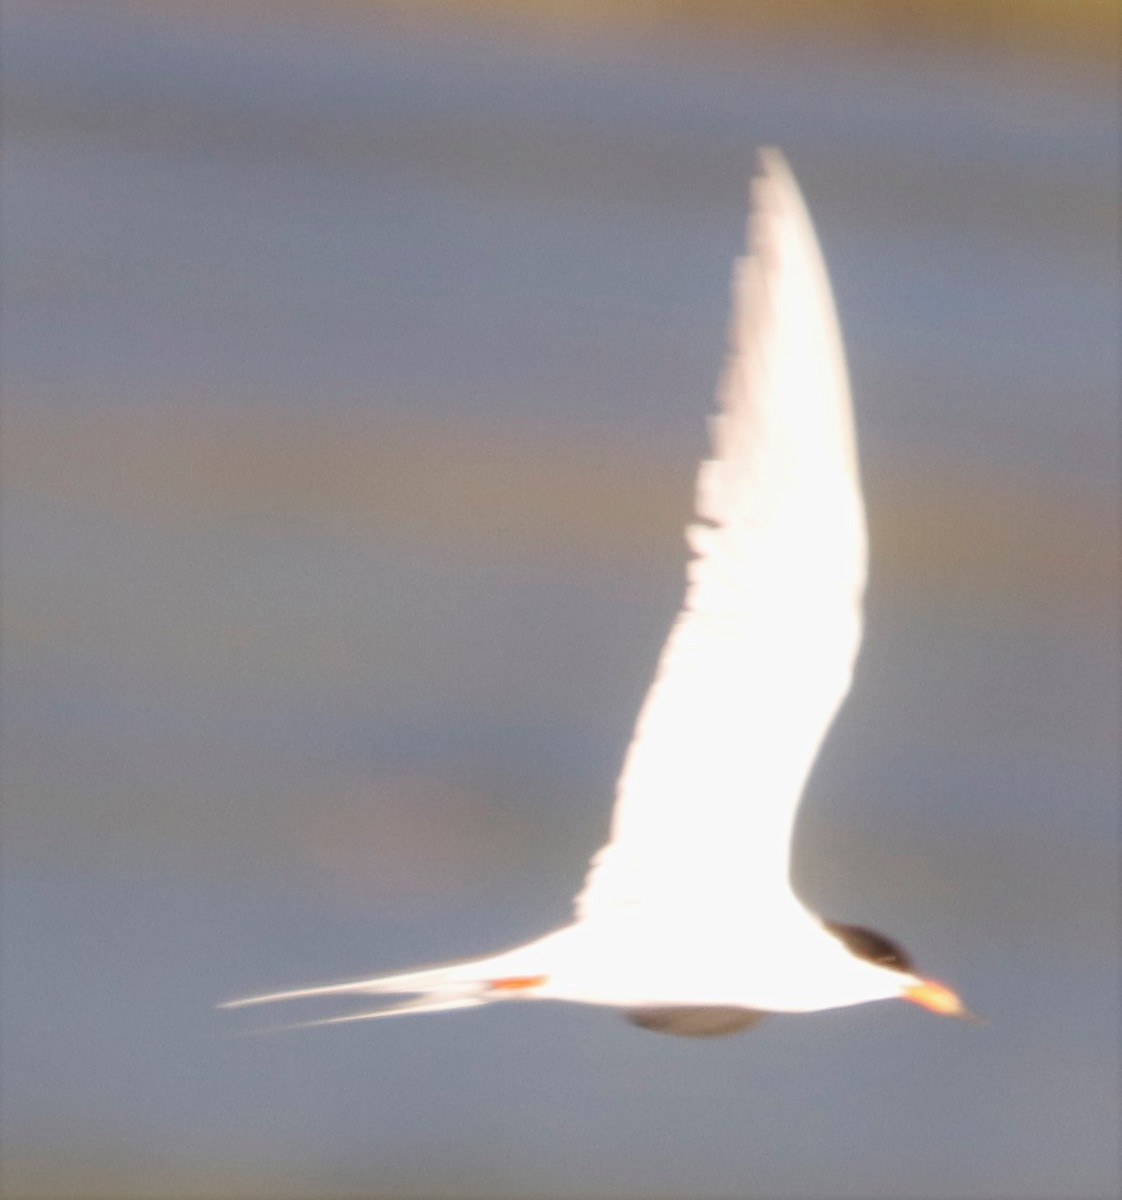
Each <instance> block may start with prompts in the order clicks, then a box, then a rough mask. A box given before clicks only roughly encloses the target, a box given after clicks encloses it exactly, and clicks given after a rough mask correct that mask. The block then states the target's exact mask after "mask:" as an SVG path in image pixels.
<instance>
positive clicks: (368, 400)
mask: <svg viewBox="0 0 1122 1200" xmlns="http://www.w3.org/2000/svg"><path fill="white" fill-rule="evenodd" d="M1117 22H1118V13H1117V8H1116V5H1115V4H1114V3H1113V2H1112V0H1107V2H1103V3H1095V2H1092V0H1068V2H1066V3H1064V2H1062V0H1037V2H1035V3H1033V2H1030V0H1022V2H1020V3H1015V2H1013V0H1008V2H1002V0H978V2H975V3H970V4H966V3H960V2H958V0H929V2H920V0H914V2H910V3H909V2H903V0H897V2H894V3H886V2H880V3H875V2H873V0H863V2H850V0H836V2H832V3H826V2H825V0H821V2H809V0H806V2H804V3H801V4H788V5H779V4H763V3H743V4H737V3H733V2H731V0H726V2H724V3H716V2H714V3H696V4H688V5H687V4H685V3H674V2H672V0H662V2H658V0H649V2H643V0H633V2H632V3H625V2H623V0H619V2H616V3H612V2H610V0H603V2H601V3H595V2H593V0H588V2H586V3H563V2H561V0H557V2H556V3H542V4H530V3H523V4H517V3H514V2H513V0H511V2H509V3H498V2H495V3H482V2H479V3H468V2H457V0H445V2H443V3H438V2H436V0H429V2H427V3H416V4H405V3H396V4H394V3H360V2H359V0H354V2H352V3H342V2H340V3H295V2H293V3H279V2H278V3H270V4H266V3H258V4H253V3H225V4H221V5H219V4H214V5H210V4H203V3H186V2H184V3H170V2H169V3H147V4H140V3H132V4H130V3H109V2H107V0H83V2H81V3H53V2H50V0H40V2H36V3H29V2H24V0H9V2H8V3H7V4H6V5H5V6H4V61H3V68H4V84H5V92H6V94H5V137H6V146H5V159H6V161H5V165H4V175H3V186H4V196H3V199H4V242H3V254H4V261H3V267H4V284H5V286H4V292H3V304H4V309H3V333H4V339H3V341H4V346H3V362H2V366H3V388H4V410H3V428H2V433H3V450H4V456H5V459H4V496H3V499H4V505H3V566H4V572H3V601H4V614H3V615H4V623H3V784H4V790H5V809H4V818H3V822H4V824H3V834H4V845H3V854H4V858H3V925H2V931H3V963H2V969H3V974H2V980H3V991H2V999H3V1009H2V1018H3V1020H2V1037H3V1042H2V1084H0V1087H2V1106H3V1107H2V1117H3V1129H2V1133H3V1143H4V1151H5V1155H4V1177H3V1179H4V1185H3V1186H4V1195H5V1196H6V1197H12V1198H15V1197H29V1198H35V1197H40V1198H46V1197H55V1198H59V1200H62V1198H69V1197H93V1196H106V1197H108V1196H114V1197H148V1196H152V1197H171V1196H192V1197H210V1196H213V1197H225V1196H244V1197H249V1196H257V1197H273V1196H277V1197H303V1196H309V1197H310V1196H370V1197H383V1196H386V1197H388V1196H395V1197H429V1196H441V1197H468V1196H474V1197H483V1196H488V1197H491V1196H493V1197H558V1198H562V1197H625V1196H626V1197H648V1196H658V1197H711V1196H736V1197H800V1198H804V1200H805V1198H809V1197H823V1198H825V1197H863V1198H872V1197H898V1198H904V1200H932V1198H937V1197H978V1198H982V1197H986V1198H992V1197H995V1196H1003V1197H1028V1196H1048V1197H1071V1198H1080V1200H1089V1198H1091V1197H1106V1196H1112V1195H1114V1194H1115V1193H1116V1191H1117V1188H1118V1186H1119V1174H1118V1161H1119V1160H1118V1141H1117V1139H1118V1128H1119V1116H1120V1112H1119V1109H1120V1105H1119V1056H1118V1050H1119V1017H1120V1012H1119V949H1118V947H1119V932H1120V929H1119V909H1118V903H1119V891H1118V883H1119V880H1118V857H1117V836H1118V788H1119V762H1118V748H1117V732H1118V721H1119V704H1118V691H1119V658H1118V642H1117V612H1118V601H1119V595H1118V543H1117V534H1118V523H1117V516H1116V514H1117V479H1118V453H1119V429H1118V408H1117V402H1118V360H1117V343H1116V339H1117V331H1118V328H1119V318H1120V313H1119V279H1118V270H1119V268H1118V262H1119V258H1118V238H1117V229H1118V185H1119V163H1118V145H1119V142H1118V135H1119V128H1118V125H1119V118H1118V108H1117V94H1118V93H1117V63H1116V62H1115V61H1114V58H1113V56H1114V55H1115V54H1116V53H1117V47H1118V38H1117V34H1118V30H1117ZM761 144H775V145H779V146H781V147H783V148H784V149H785V150H786V152H787V153H788V155H789V158H790V160H791V162H792V165H793V167H794V169H795V171H796V173H797V174H798V176H799V178H800V180H801V182H802V185H803V187H804V190H805V193H806V196H807V199H808V202H809V204H810V207H811V209H812V212H813V213H814V216H815V219H816V221H817V223H818V227H819V231H820V235H821V238H822V242H823V246H824V249H825V253H826V257H827V259H828V262H829V264H830V268H831V272H832V275H833V280H834V284H835V289H836V293H837V298H838V303H839V307H840V310H841V316H842V323H843V326H844V328H845V333H846V338H847V344H848V350H849V357H850V364H851V370H852V376H853V385H854V394H855V398H856V404H857V412H858V425H859V431H860V437H861V446H862V452H863V467H864V474H865V480H866V488H867V493H868V500H869V508H870V513H869V517H870V525H871V533H872V543H873V567H872V580H871V587H870V595H869V605H868V625H867V641H866V647H865V650H864V651H863V654H862V658H861V662H860V664H859V671H858V677H857V681H856V685H855V688H854V692H853V695H852V697H851V699H850V701H849V703H848V705H847V707H846V708H845V710H844V712H843V714H842V716H841V718H840V720H839V722H838V724H837V726H836V728H835V730H834V731H833V733H832V734H831V737H830V740H829V742H828V744H827V746H826V749H825V752H824V755H823V758H822V760H821V763H820V767H819V769H818V770H817V771H816V773H815V776H814V778H813V780H812V784H811V789H810V794H809V796H808V799H807V803H806V808H805V811H804V815H803V818H802V821H801V826H800V837H799V845H798V861H797V866H796V875H797V879H798V882H799V884H800V886H801V888H802V890H803V893H804V895H805V896H806V898H807V899H808V900H809V901H810V902H811V903H813V904H814V905H815V906H817V907H819V908H820V909H821V910H822V911H823V912H824V913H826V914H827V915H829V916H831V917H834V918H838V919H842V920H847V921H857V922H862V923H868V924H871V925H873V926H874V927H876V928H880V929H883V930H885V931H886V932H887V933H889V934H890V935H891V936H893V937H896V938H899V939H900V940H901V941H903V943H904V944H905V945H907V946H908V947H909V948H911V949H912V950H913V952H914V953H915V954H916V956H917V957H918V960H919V962H920V965H921V967H922V968H923V969H924V970H925V971H927V972H929V973H931V974H933V975H935V976H937V977H939V978H945V979H947V980H948V981H950V982H952V983H953V984H954V985H955V986H956V987H957V988H959V989H960V990H961V992H962V994H963V995H964V997H965V998H966V1000H967V1001H968V1003H970V1004H971V1005H972V1006H973V1007H976V1008H977V1009H978V1010H979V1011H981V1012H983V1013H985V1014H986V1015H987V1016H988V1017H989V1018H990V1022H991V1023H990V1024H989V1026H988V1027H986V1028H984V1029H976V1028H971V1027H968V1026H964V1025H962V1024H960V1023H957V1022H950V1021H941V1020H937V1019H935V1018H933V1017H930V1016H929V1015H928V1014H925V1013H922V1012H920V1011H918V1010H914V1009H912V1007H911V1006H905V1005H872V1006H867V1007H864V1008H859V1009H853V1010H844V1011H839V1012H832V1013H824V1014H820V1015H816V1016H809V1017H805V1018H801V1019H791V1018H786V1019H785V1018H776V1019H774V1020H771V1021H768V1022H765V1023H764V1025H762V1026H761V1027H760V1028H759V1029H757V1030H754V1031H752V1032H751V1033H750V1034H745V1035H743V1036H740V1037H736V1038H728V1039H719V1040H715V1041H712V1042H708V1041H701V1042H699V1041H691V1040H683V1039H674V1038H667V1037H659V1036H656V1035H653V1034H651V1033H647V1032H644V1031H641V1030H637V1029H634V1028H632V1027H630V1026H628V1025H626V1024H625V1023H624V1022H623V1021H622V1020H620V1019H619V1018H618V1017H615V1016H613V1015H612V1014H610V1013H606V1012H601V1011H595V1010H587V1011H586V1010H584V1009H582V1008H579V1007H576V1006H550V1005H511V1006H507V1007H503V1008H495V1009H483V1010H478V1011H474V1012H469V1013H464V1014H456V1015H451V1016H447V1017H429V1018H417V1019H413V1020H402V1021H399V1022H376V1023H372V1024H360V1025H349V1026H342V1027H337V1028H330V1029H318V1030H312V1031H305V1032H299V1033H289V1034H283V1035H275V1036H242V1035H243V1034H245V1033H247V1032H248V1031H251V1030H253V1029H254V1028H256V1023H257V1022H259V1020H260V1018H259V1015H258V1014H251V1013H230V1012H215V1011H214V1007H213V1006H214V1004H215V1002H216V1001H219V1000H222V999H226V998H229V997H230V996H234V995H242V994H246V993H249V992H254V991H260V990H266V989H271V988H276V987H283V986H292V985H300V984H302V983H307V982H318V981H325V980H332V979H339V978H346V977H348V976H356V975H363V974H371V973H374V972H380V971H387V970H393V969H397V968H402V967H407V966H412V965H415V964H419V963H425V962H430V961H435V960H439V959H442V958H446V957H466V956H468V955H473V954H477V953H482V952H487V951H491V950H495V949H500V948H503V947H505V946H506V945H509V944H512V943H513V942H515V941H516V940H519V939H524V938H527V937H530V936H533V935H535V934H538V933H540V932H543V931H544V930H546V929H547V928H549V927H552V926H556V925H558V924H561V923H562V922H564V921H565V919H566V917H567V913H568V904H569V898H570V896H571V895H572V894H573V892H574V891H575V890H576V888H577V886H578V884H579V882H580V879H581V877H582V874H583V871H584V866H585V862H586V860H587V857H588V855H589V854H590V853H591V852H592V851H593V850H594V849H595V848H596V847H597V846H598V845H599V844H600V842H601V841H602V840H603V838H604V836H605V833H606V828H607V819H608V812H609V806H610V799H611V794H612V786H613V782H614V779H615V775H616V771H617V768H618V765H619V761H620V758H621V755H622V753H623V749H624V747H625V745H626V742H627V739H628V736H629V733H630V727H631V723H632V721H633V719H634V715H635V712H636V709H637V707H638V704H639V701H640V699H641V697H642V695H643V692H644V690H645V688H646V685H647V682H648V680H649V678H650V675H651V671H652V668H653V665H654V661H655V657H656V655H657V653H658V651H659V648H660V646H661V644H662V641H663V638H664V636H665V634H666V630H667V627H668V624H669V621H670V618H671V616H672V614H673V612H674V610H675V608H676V607H677V604H678V602H679V598H680V594H681V589H682V578H683V562H684V550H683V544H682V539H681V529H682V526H683V525H684V523H685V521H686V518H687V515H688V513H689V509H690V502H691V493H692V479H693V472H694V470H695V465H696V461H697V459H698V458H699V457H700V456H701V454H702V453H703V451H704V448H705V436H704V417H705V415H706V413H707V412H708V411H709V408H710V404H711V396H712V392H713V387H714V384H715V381H716V377H717V373H718V370H719V367H720V363H721V357H722V353H723V348H724V332H725V321H726V302H727V280H728V273H729V267H730V263H731V260H732V258H733V256H734V255H735V254H736V253H737V252H738V251H739V250H740V248H741V246H742V240H743V222H744V216H745V209H746V198H747V188H746V184H747V179H748V177H749V175H750V173H751V171H752V169H753V162H754V153H755V148H756V147H757V146H759V145H761ZM905 1008H907V1009H908V1010H909V1011H904V1009H905ZM317 1011H318V1010H317ZM300 1015H305V1014H304V1013H303V1012H302V1013H301V1014H300ZM306 1015H315V1013H314V1012H311V1013H307V1014H306ZM270 1016H271V1014H270ZM267 1019H268V1018H267Z"/></svg>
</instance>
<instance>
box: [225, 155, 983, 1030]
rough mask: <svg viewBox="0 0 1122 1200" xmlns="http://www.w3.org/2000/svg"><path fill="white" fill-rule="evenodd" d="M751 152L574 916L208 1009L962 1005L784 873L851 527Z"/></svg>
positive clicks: (804, 308) (790, 212) (654, 1010)
mask: <svg viewBox="0 0 1122 1200" xmlns="http://www.w3.org/2000/svg"><path fill="white" fill-rule="evenodd" d="M761 165H762V171H761V174H760V176H759V177H758V178H757V180H756V181H755V184H754V188H753V205H752V217H751V221H750V226H749V254H748V256H747V257H746V258H744V259H742V260H740V261H739V262H738V263H737V266H736V270H735V273H734V277H733V289H732V291H733V316H732V321H731V328H730V349H729V355H728V359H727V362H726V366H725V371H724V375H723V378H722V382H721V385H720V388H719V393H718V399H719V411H718V414H717V415H716V416H715V417H714V418H713V421H712V426H711V434H712V444H713V449H712V456H711V457H710V458H709V459H708V460H706V461H705V462H704V463H703V464H702V466H701V471H700V474H699V478H698V489H697V501H696V518H695V522H694V524H693V525H691V527H690V529H689V531H688V538H689V543H690V547H691V550H692V551H693V556H694V557H693V559H692V561H691V562H690V565H689V571H688V584H687V590H686V598H685V602H684V604H683V608H682V610H681V612H680V613H679V615H678V617H677V619H676V621H675V623H674V627H673V629H672V630H671V633H670V637H669V639H668V641H667V644H666V647H665V648H664V650H663V653H662V657H661V659H660V662H659V665H658V669H657V672H656V676H655V680H654V683H653V684H652V686H651V689H650V691H649V693H648V695H647V698H646V701H645V702H644V705H643V708H642V711H641V712H640V714H639V719H638V722H637V725H636V729H635V735H634V737H633V740H632V743H631V746H630V747H629V749H628V752H627V756H626V760H625V762H624V767H623V771H622V774H621V776H620V780H619V784H618V787H617V794H616V805H615V810H614V814H613V819H612V828H611V833H610V837H609V840H608V843H607V844H606V845H605V846H604V847H603V848H602V849H601V850H600V851H599V852H598V853H597V854H596V856H595V857H594V858H593V861H592V866H591V869H590V871H589V873H588V877H587V879H586V881H585V885H584V887H583V889H582V890H581V892H580V893H579V895H578V896H577V899H576V904H575V914H574V920H573V922H572V923H571V924H570V925H568V926H566V927H564V928H563V929H560V930H557V931H556V932H553V933H550V934H547V935H546V936H544V937H542V938H539V939H537V940H535V941H533V942H530V943H528V944H526V945H524V946H519V947H516V948H515V949H513V950H508V951H506V952H504V953H502V954H497V955H494V956H492V957H488V958H484V959H477V960H474V961H472V962H467V963H462V964H454V965H451V966H444V967H436V968H433V969H430V970H425V971H414V972H409V973H406V974H403V975H396V976H388V977H384V978H379V979H368V980H359V981H356V982H354V983H348V984H333V985H329V986H326V987H319V988H304V989H299V990H297V991H290V992H280V993H273V994H270V995H266V996H257V997H251V998H250V999H248V1000H239V1001H233V1002H231V1006H238V1005H242V1004H254V1003H263V1002H266V1001H271V1000H282V999H298V998H305V997H313V996H326V995H337V994H346V993H354V994H356V995H380V996H381V995H394V994H396V995H414V996H415V997H416V999H413V1000H407V1001H405V1002H403V1003H399V1004H395V1005H391V1006H390V1007H381V1008H379V1009H377V1010H375V1011H374V1012H359V1013H355V1014H351V1015H348V1016H344V1017H335V1018H330V1019H329V1022H336V1021H348V1020H365V1019H368V1018H371V1017H378V1016H386V1015H391V1014H395V1013H404V1012H434V1011H442V1010H446V1009H453V1008H466V1007H473V1006H477V1005H480V1004H487V1003H492V1002H496V1001H501V1000H512V999H546V1000H565V1001H572V1002H577V1003H583V1004H595V1005H602V1006H607V1007H611V1008H616V1009H620V1010H622V1011H624V1012H625V1013H626V1014H627V1015H628V1016H629V1017H630V1018H631V1020H632V1021H633V1022H634V1023H635V1024H638V1025H641V1026H644V1027H646V1028H651V1029H658V1030H660V1031H664V1032H671V1033H684V1034H713V1033H724V1032H732V1031H734V1030H735V1029H738V1028H744V1027H747V1025H749V1024H752V1023H754V1021H755V1020H756V1019H758V1017H759V1015H760V1014H763V1013H769V1012H791V1013H798V1012H813V1011H817V1010H821V1009H830V1008H839V1007H845V1006H849V1005H853V1004H862V1003H865V1002H868V1001H872V1000H881V999H889V998H892V997H904V998H906V999H911V1000H914V1001H916V1002H918V1003H920V1004H922V1005H924V1006H925V1007H928V1008H931V1009H933V1010H935V1011H938V1012H943V1013H947V1014H953V1015H965V1010H964V1009H963V1008H962V1006H961V1004H960V1003H959V1001H958V998H957V997H956V996H955V995H954V993H953V992H951V991H950V990H949V989H948V988H945V987H944V986H943V985H941V984H937V983H935V982H934V981H931V980H926V979H924V978H922V977H920V976H918V975H916V974H915V973H914V971H913V969H912V966H911V963H910V961H909V960H908V959H907V956H906V955H904V953H903V952H902V951H901V950H900V949H899V948H898V947H896V946H895V945H894V944H893V943H891V942H889V941H888V940H887V939H885V938H883V937H882V936H881V935H879V934H876V933H873V932H872V931H870V930H864V929H860V928H859V927H856V926H849V925H840V924H836V923H830V922H823V921H822V920H821V919H820V918H819V917H817V916H816V915H815V914H813V913H812V912H810V911H809V910H808V909H807V908H805V907H804V906H803V904H802V903H801V901H800V900H799V899H798V897H797V896H796V895H795V893H794V892H793V891H792V889H791V886H790V882H789V863H790V845H791V837H792V830H793V826H794V821H795V816H796V812H797V808H798V803H799V799H800V797H801V794H802V791H803V786H804V784H805V782H806V777H807V775H808V774H809V772H810V769H811V766H812V765H813V762H814V759H815V757H816V755H817V753H818V748H819V746H820V745H821V742H822V739H823V738H824V736H825V734H826V731H827V729H828V728H829V725H830V722H831V721H832V720H833V717H834V714H835V712H836V711H837V708H838V706H839V705H840V704H841V702H842V700H843V699H844V697H845V695H846V693H847V692H848V690H849V685H850V680H851V676H852V671H853V664H854V660H855V658H856V655H857V650H858V646H859V644H860V639H861V623H862V614H861V607H862V597H863V593H864V585H865V565H866V544H865V520H864V507H863V503H862V498H861V487H860V480H859V476H858V468H857V456H856V448H855V439H854V432H853V418H852V412H851V407H850V400H849V389H848V383H847V378H846V370H845V362H844V355H843V350H842V342H841V335H840V332H839V329H838V326H837V318H836V315H835V313H834V306H833V300H832V298H831V295H830V288H829V282H828V280H827V276H826V271H825V266H824V264H823V262H822V259H821V255H820V252H819V250H818V245H817V241H816V239H815V236H814V230H813V227H812V225H811V222H810V218H809V215H808V214H807V212H806V209H805V207H804V205H803V202H802V198H801V196H800V195H799V191H798V187H797V185H796V183H795V181H794V178H793V176H792V175H791V173H790V171H789V170H788V168H787V165H786V163H785V161H784V159H783V158H782V156H781V155H780V154H778V152H776V151H767V152H765V153H764V154H762V155H761Z"/></svg>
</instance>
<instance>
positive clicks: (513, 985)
mask: <svg viewBox="0 0 1122 1200" xmlns="http://www.w3.org/2000/svg"><path fill="white" fill-rule="evenodd" d="M548 978H549V976H548V975H513V976H509V977H508V978H506V979H492V980H491V982H490V984H489V985H488V986H489V987H491V988H492V989H493V990H494V991H497V992H516V991H519V990H521V989H522V988H532V987H541V985H542V984H543V983H545V981H546V980H547V979H548Z"/></svg>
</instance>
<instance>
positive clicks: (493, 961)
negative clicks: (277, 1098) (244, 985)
mask: <svg viewBox="0 0 1122 1200" xmlns="http://www.w3.org/2000/svg"><path fill="white" fill-rule="evenodd" d="M544 982H545V979H544V977H542V976H525V975H511V974H509V973H504V970H503V958H502V957H499V958H488V959H478V960H475V961H473V962H466V963H457V964H455V965H453V966H445V967H432V968H429V969H427V970H424V971H408V972H405V973H404V974H401V975H383V976H377V977H375V978H373V979H356V980H354V981H353V982H350V983H331V984H325V985H319V986H317V987H309V988H296V989H294V990H292V991H287V992H268V993H265V994H264V995H260V996H246V997H244V998H242V999H239V1000H227V1001H226V1002H225V1003H223V1004H219V1005H218V1007H219V1008H247V1007H249V1006H251V1005H255V1004H272V1003H274V1002H276V1001H279V1000H307V999H315V998H318V997H327V996H347V995H354V996H370V995H373V996H392V995H406V994H409V993H414V998H413V999H411V1000H403V1001H401V1002H400V1003H397V1004H389V1005H384V1006H382V1007H380V1008H375V1009H372V1010H369V1011H361V1012H356V1013H344V1014H343V1015H342V1016H336V1017H324V1018H321V1019H319V1020H314V1021H300V1022H296V1023H295V1024H292V1025H285V1026H282V1028H284V1029H294V1028H308V1027H310V1026H313V1025H342V1024H346V1023H347V1022H350V1021H372V1020H375V1019H376V1018H378V1017H396V1016H403V1015H405V1014H407V1013H425V1012H446V1011H448V1010H450V1009H454V1008H475V1007H477V1006H479V1005H481V1004H491V1003H493V1002H494V1001H496V1000H506V999H511V998H512V997H514V996H516V995H519V994H523V995H524V994H527V993H528V992H529V991H530V990H532V989H533V988H534V987H535V986H537V985H538V984H540V983H544Z"/></svg>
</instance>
